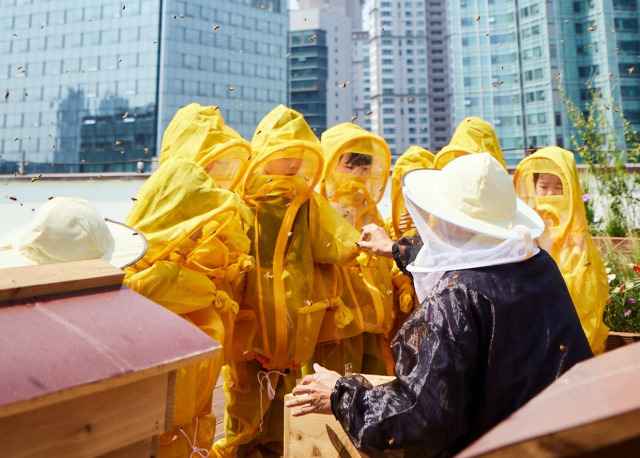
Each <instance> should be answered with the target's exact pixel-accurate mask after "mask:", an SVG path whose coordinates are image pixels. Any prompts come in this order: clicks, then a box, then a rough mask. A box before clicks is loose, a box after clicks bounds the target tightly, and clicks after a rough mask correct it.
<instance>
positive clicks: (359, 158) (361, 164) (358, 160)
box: [336, 152, 372, 176]
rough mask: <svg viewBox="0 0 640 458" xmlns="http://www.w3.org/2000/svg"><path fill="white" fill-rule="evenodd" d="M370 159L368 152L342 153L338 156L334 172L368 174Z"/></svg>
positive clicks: (369, 171) (369, 172)
mask: <svg viewBox="0 0 640 458" xmlns="http://www.w3.org/2000/svg"><path fill="white" fill-rule="evenodd" d="M371 159H372V158H371V156H369V155H368V154H360V153H348V152H347V153H344V154H343V155H342V156H340V160H339V161H338V165H337V166H336V172H339V173H348V174H350V175H358V176H369V175H371Z"/></svg>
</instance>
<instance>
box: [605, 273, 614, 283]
mask: <svg viewBox="0 0 640 458" xmlns="http://www.w3.org/2000/svg"><path fill="white" fill-rule="evenodd" d="M615 279H616V274H609V275H607V280H608V281H609V283H611V282H612V281H613V280H615Z"/></svg>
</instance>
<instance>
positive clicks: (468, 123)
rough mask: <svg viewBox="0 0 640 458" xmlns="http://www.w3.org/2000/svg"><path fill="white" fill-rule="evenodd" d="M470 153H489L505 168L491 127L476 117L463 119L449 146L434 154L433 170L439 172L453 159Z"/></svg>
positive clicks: (496, 138)
mask: <svg viewBox="0 0 640 458" xmlns="http://www.w3.org/2000/svg"><path fill="white" fill-rule="evenodd" d="M472 153H489V154H491V155H492V156H493V157H494V158H496V159H497V160H498V162H500V164H502V166H503V167H504V168H505V169H506V168H507V164H506V163H505V162H504V156H503V155H502V148H500V142H499V141H498V137H497V136H496V133H495V131H494V130H493V127H491V124H489V123H488V122H487V121H485V120H484V119H482V118H476V117H469V118H465V119H463V120H462V122H460V124H458V127H456V130H455V132H454V133H453V136H452V137H451V141H450V142H449V144H448V145H447V146H445V147H443V148H442V149H441V150H440V151H439V152H438V154H436V159H435V161H434V164H433V168H434V169H438V170H439V169H441V168H442V167H444V166H445V165H447V164H448V163H449V162H451V161H452V160H454V159H455V158H457V157H460V156H464V155H465V154H472Z"/></svg>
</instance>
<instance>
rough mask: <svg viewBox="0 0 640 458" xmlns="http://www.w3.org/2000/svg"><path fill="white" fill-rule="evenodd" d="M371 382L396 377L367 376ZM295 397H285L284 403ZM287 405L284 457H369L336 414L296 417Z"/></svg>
mask: <svg viewBox="0 0 640 458" xmlns="http://www.w3.org/2000/svg"><path fill="white" fill-rule="evenodd" d="M364 377H366V378H367V380H369V381H370V382H371V384H372V385H380V384H382V383H386V382H389V381H391V380H393V379H394V378H395V377H390V376H386V375H364ZM292 397H293V395H292V394H287V395H286V396H285V398H284V399H285V402H286V401H287V400H289V399H291V398H292ZM291 410H292V409H289V408H287V407H285V408H284V456H285V457H291V458H295V457H301V456H320V457H326V458H329V457H339V458H343V457H366V456H367V455H365V454H364V453H362V452H360V451H358V450H357V449H356V448H355V446H354V445H353V444H352V443H351V440H349V437H348V436H347V435H346V433H345V432H344V430H343V429H342V426H341V425H340V423H338V421H337V420H336V419H335V418H334V417H333V415H320V414H309V415H303V416H302V417H294V416H292V415H291Z"/></svg>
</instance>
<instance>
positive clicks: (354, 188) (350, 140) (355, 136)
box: [319, 123, 391, 228]
mask: <svg viewBox="0 0 640 458" xmlns="http://www.w3.org/2000/svg"><path fill="white" fill-rule="evenodd" d="M321 143H322V147H323V149H324V154H325V156H324V159H325V161H324V164H325V165H324V170H323V174H322V180H321V181H320V186H319V191H320V193H321V194H322V195H323V196H324V197H325V198H327V199H328V200H329V201H330V202H331V203H332V205H333V206H334V208H336V210H338V212H339V213H341V214H342V215H343V216H344V217H345V218H346V219H347V220H348V221H350V222H351V224H353V225H354V226H355V227H357V228H359V227H361V226H362V225H363V224H366V223H367V222H378V220H379V214H378V211H377V208H376V205H377V204H378V202H380V199H382V196H383V194H384V190H385V188H386V187H387V181H388V180H389V168H390V166H391V152H390V150H389V146H388V145H387V142H386V141H385V140H384V139H383V138H382V137H379V136H377V135H374V134H372V133H371V132H368V131H366V130H364V129H362V128H361V127H359V126H357V125H356V124H353V123H342V124H338V125H336V126H333V127H331V128H330V129H327V130H326V131H325V132H324V133H323V134H322V139H321ZM345 153H357V154H364V155H368V156H371V165H370V167H369V173H368V174H367V175H358V174H351V173H345V172H344V171H340V170H339V169H338V164H339V162H340V159H341V157H342V156H343V154H345Z"/></svg>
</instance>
